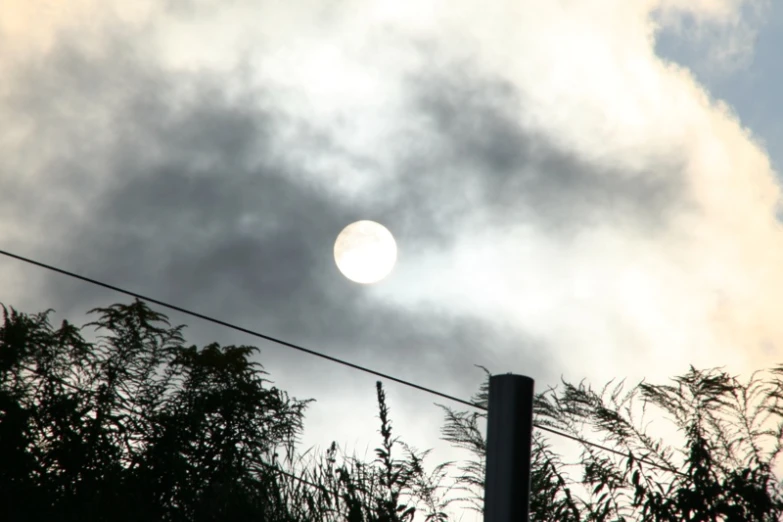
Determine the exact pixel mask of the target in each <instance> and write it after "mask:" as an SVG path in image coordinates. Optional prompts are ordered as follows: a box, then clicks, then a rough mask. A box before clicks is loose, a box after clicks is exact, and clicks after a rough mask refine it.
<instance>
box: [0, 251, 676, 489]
mask: <svg viewBox="0 0 783 522" xmlns="http://www.w3.org/2000/svg"><path fill="white" fill-rule="evenodd" d="M0 254H2V255H4V256H6V257H10V258H13V259H16V260H18V261H22V262H25V263H29V264H31V265H35V266H38V267H40V268H45V269H47V270H51V271H53V272H57V273H59V274H63V275H66V276H68V277H72V278H74V279H79V280H81V281H85V282H87V283H90V284H93V285H96V286H100V287H103V288H107V289H109V290H113V291H115V292H118V293H121V294H125V295H128V296H131V297H135V298H136V299H141V300H143V301H148V302H150V303H155V304H157V305H159V306H163V307H165V308H169V309H171V310H175V311H177V312H180V313H182V314H185V315H190V316H192V317H196V318H198V319H202V320H204V321H207V322H210V323H214V324H218V325H220V326H224V327H226V328H230V329H232V330H236V331H238V332H242V333H244V334H247V335H251V336H253V337H258V338H260V339H264V340H266V341H269V342H272V343H275V344H279V345H281V346H285V347H287V348H291V349H293V350H298V351H300V352H304V353H307V354H310V355H314V356H316V357H320V358H322V359H326V360H328V361H331V362H334V363H337V364H342V365H343V366H347V367H349V368H353V369H355V370H359V371H362V372H365V373H369V374H371V375H375V376H376V377H382V378H384V379H388V380H390V381H393V382H397V383H399V384H402V385H405V386H409V387H411V388H415V389H417V390H421V391H424V392H427V393H431V394H433V395H437V396H439V397H443V398H444V399H449V400H451V401H454V402H457V403H460V404H464V405H466V406H470V407H472V408H477V409H479V410H483V411H488V409H487V407H486V406H483V405H481V404H476V403H474V402H471V401H466V400H464V399H460V398H458V397H454V396H453V395H448V394H446V393H442V392H439V391H437V390H433V389H432V388H427V387H426V386H421V385H418V384H415V383H412V382H410V381H406V380H404V379H399V378H397V377H393V376H391V375H388V374H385V373H381V372H378V371H376V370H372V369H370V368H366V367H364V366H360V365H358V364H355V363H352V362H349V361H346V360H343V359H339V358H337V357H333V356H331V355H327V354H325V353H321V352H317V351H315V350H311V349H309V348H305V347H303V346H300V345H298V344H294V343H290V342H288V341H284V340H282V339H278V338H276V337H272V336H269V335H266V334H262V333H260V332H256V331H254V330H250V329H248V328H244V327H242V326H238V325H235V324H232V323H229V322H227V321H223V320H221V319H216V318H214V317H210V316H208V315H204V314H201V313H198V312H194V311H192V310H188V309H186V308H182V307H181V306H177V305H173V304H170V303H167V302H165V301H161V300H159V299H154V298H152V297H147V296H145V295H142V294H139V293H137V292H132V291H130V290H125V289H123V288H120V287H118V286H114V285H110V284H108V283H104V282H102V281H98V280H96V279H92V278H89V277H85V276H82V275H79V274H76V273H74V272H70V271H68V270H63V269H62V268H57V267H55V266H52V265H47V264H46V263H41V262H40V261H35V260H34V259H30V258H27V257H24V256H20V255H17V254H13V253H11V252H8V251H5V250H0ZM533 426H534V427H535V428H538V429H540V430H542V431H547V432H549V433H552V434H554V435H557V436H560V437H564V438H567V439H571V440H574V441H577V442H580V443H582V444H585V445H587V446H592V447H594V448H598V449H601V450H603V451H608V452H610V453H614V454H616V455H620V456H623V457H627V456H628V455H629V454H628V453H624V452H622V451H619V450H616V449H613V448H609V447H607V446H604V445H601V444H598V443H595V442H590V441H588V440H585V439H581V438H579V437H576V436H574V435H570V434H568V433H565V432H562V431H559V430H555V429H552V428H549V427H546V426H542V425H540V424H536V423H533ZM637 461H638V462H643V463H645V464H648V465H650V466H653V467H656V468H659V469H662V470H664V471H668V472H670V473H675V474H679V475H684V473H682V472H680V471H678V470H675V469H671V468H668V467H666V466H661V465H660V464H657V463H655V462H652V461H649V460H646V459H638V460H637Z"/></svg>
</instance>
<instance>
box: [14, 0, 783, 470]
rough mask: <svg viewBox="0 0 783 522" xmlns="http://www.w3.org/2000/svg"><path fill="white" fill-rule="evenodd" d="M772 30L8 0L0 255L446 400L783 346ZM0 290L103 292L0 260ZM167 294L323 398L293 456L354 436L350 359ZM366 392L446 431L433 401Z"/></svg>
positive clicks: (209, 4)
mask: <svg viewBox="0 0 783 522" xmlns="http://www.w3.org/2000/svg"><path fill="white" fill-rule="evenodd" d="M782 24H783V6H780V5H777V4H775V5H772V4H771V3H770V2H760V1H749V0H699V1H695V0H644V1H634V2H629V1H627V0H568V1H566V0H561V1H559V2H556V1H552V0H520V1H505V0H492V1H488V2H487V1H483V2H479V1H477V0H476V1H467V0H456V1H455V0H450V1H438V0H415V1H402V0H393V1H392V0H389V1H385V0H384V1H381V0H332V1H323V0H298V1H289V2H274V1H271V0H234V1H232V2H226V1H217V0H204V1H198V0H169V1H168V2H159V1H151V0H149V1H147V0H144V1H142V0H134V2H107V1H105V0H101V1H99V0H94V1H93V0H71V1H68V2H64V1H58V0H4V1H3V3H2V4H0V245H2V246H1V247H0V248H3V249H7V250H11V251H13V252H16V253H18V254H20V255H25V256H30V257H33V258H36V259H38V260H40V261H43V262H46V263H51V264H54V265H57V266H60V267H63V268H66V269H71V270H74V271H77V272H79V273H81V274H84V275H87V276H90V277H93V278H96V279H101V280H105V281H107V282H109V283H112V284H116V285H119V286H124V287H127V288H129V289H132V290H135V291H137V292H140V293H143V294H148V295H150V296H153V297H156V298H159V299H162V300H169V301H171V302H174V303H177V304H179V305H181V306H184V307H188V308H192V309H194V310H196V311H198V312H201V313H204V314H209V315H214V316H216V317H219V318H222V319H225V320H229V321H232V322H235V323H237V324H240V325H242V326H246V327H248V328H253V329H257V330H259V331H262V332H264V333H266V334H268V335H273V336H278V337H281V338H284V339H286V340H288V341H291V342H296V343H301V344H303V345H305V346H307V347H310V348H313V349H318V350H321V351H324V352H326V353H329V354H332V355H335V356H339V357H344V358H346V359H349V360H351V361H353V362H356V363H360V364H366V365H369V366H371V367H373V368H374V369H377V370H379V371H383V372H388V373H391V374H394V375H396V376H399V377H401V378H405V379H410V380H412V381H414V382H417V383H420V384H423V385H427V386H432V387H434V388H437V389H439V390H442V391H444V392H447V393H451V394H455V395H458V396H461V397H464V398H469V397H470V395H471V394H473V393H474V392H475V391H476V388H477V386H478V385H479V383H480V382H481V380H482V378H483V373H482V372H481V370H479V369H477V368H476V367H475V366H474V365H475V364H481V365H484V366H487V367H488V368H489V369H490V370H491V371H493V372H497V373H501V372H503V373H505V372H509V371H511V372H515V373H519V374H524V375H528V376H531V377H533V378H534V379H536V382H537V387H538V388H539V389H543V388H544V387H545V386H546V385H548V384H553V383H555V382H556V381H557V380H558V379H559V377H560V376H561V375H563V376H564V377H565V378H567V379H569V380H573V381H576V380H580V379H582V378H586V379H587V380H588V381H590V382H594V383H596V384H603V383H604V382H605V381H606V380H608V379H610V378H612V377H629V378H630V380H632V381H635V380H638V379H641V378H642V377H647V378H648V380H651V381H654V382H660V381H662V380H663V379H665V378H667V377H669V376H672V375H675V374H679V373H683V372H685V371H686V370H687V368H688V365H689V364H694V365H696V366H697V367H713V366H725V367H726V368H727V369H728V370H730V371H731V372H732V373H735V374H747V373H749V372H750V371H751V370H753V369H757V368H763V367H767V366H770V365H772V364H774V363H777V362H780V350H781V347H783V321H781V320H780V312H779V310H780V308H781V307H780V305H781V304H782V303H781V302H780V300H781V299H782V298H781V296H783V270H781V269H780V267H781V266H782V265H781V263H782V262H783V232H782V231H781V228H780V224H779V222H778V220H777V218H776V216H777V215H778V214H779V210H780V209H779V204H780V184H779V178H778V175H777V173H776V168H777V167H779V166H780V165H781V164H783V148H781V140H783V131H782V130H781V125H780V121H783V109H781V107H780V104H779V103H778V101H779V100H778V99H777V96H778V94H777V93H779V92H782V91H783V85H782V84H783V73H782V72H781V64H780V61H779V53H778V50H779V49H780V48H781V46H783V32H781V31H780V28H781V25H782ZM359 219H373V220H376V221H379V222H381V223H383V224H384V225H386V226H387V227H388V228H389V229H390V230H391V232H392V233H393V234H394V236H395V238H396V240H397V244H398V248H399V260H398V265H397V266H396V268H395V270H394V272H393V273H392V275H391V276H390V277H389V278H387V279H386V280H384V281H383V282H381V283H379V284H377V285H372V286H364V285H358V284H355V283H352V282H350V281H349V280H347V279H345V278H344V277H343V276H342V275H340V273H339V272H338V270H337V268H336V266H335V263H334V260H333V258H332V246H333V243H334V240H335V237H336V236H337V234H338V233H339V231H340V230H341V229H342V228H343V227H344V226H346V225H347V224H349V223H350V222H352V221H355V220H359ZM0 301H2V302H3V303H6V304H11V305H14V306H17V307H18V308H21V309H23V310H25V311H29V312H35V311H40V310H43V309H46V308H49V307H52V308H55V309H56V310H57V317H58V318H63V317H67V318H69V319H72V320H75V321H81V320H82V319H83V318H84V315H83V314H84V312H85V311H86V310H87V309H89V308H91V307H93V306H105V305H108V304H111V303H113V302H118V301H122V302H127V301H128V299H127V298H125V297H123V296H118V295H115V294H112V293H111V292H108V291H105V290H102V289H100V288H94V287H90V286H88V285H87V284H84V283H80V282H78V281H73V280H68V279H66V278H64V277H63V276H58V275H55V274H49V273H46V272H44V271H42V270H40V269H38V268H35V267H31V266H24V265H22V264H21V263H19V262H17V261H13V260H9V259H0ZM170 315H171V317H172V318H173V319H174V320H175V321H177V322H184V323H187V324H188V325H189V329H188V332H189V339H190V340H191V341H193V342H198V343H201V344H203V343H206V342H210V341H217V342H220V343H222V344H230V343H243V344H248V343H249V344H257V345H258V346H260V347H261V348H262V352H261V356H260V361H261V362H262V363H263V364H264V365H265V367H266V369H267V370H268V371H270V373H271V377H272V379H273V380H274V381H275V382H276V384H277V385H279V386H281V387H283V388H284V389H286V390H288V391H289V392H290V393H291V394H293V395H294V396H296V397H298V398H309V397H313V398H316V399H317V401H318V402H317V403H315V404H313V405H312V406H311V407H310V409H309V412H308V417H307V418H308V422H307V431H306V433H305V438H304V441H303V442H304V446H305V447H307V446H310V445H314V444H317V445H321V446H324V447H325V446H326V445H328V444H329V443H330V442H331V441H332V440H337V441H338V442H339V443H341V444H347V446H348V449H353V448H360V449H361V451H362V452H363V450H364V448H365V446H366V445H367V444H369V445H370V446H369V447H370V449H372V448H373V447H375V446H373V444H375V443H376V440H377V435H376V434H375V431H376V430H377V426H376V420H375V419H374V416H375V415H377V412H376V407H375V398H374V388H373V382H374V380H375V379H373V378H372V377H370V376H363V375H361V374H358V373H357V372H355V371H352V370H348V369H345V368H341V367H339V366H335V365H331V364H329V363H326V362H324V361H321V360H318V359H313V358H310V357H308V356H306V355H302V354H298V353H295V352H293V353H292V352H289V351H287V350H286V349H284V348H281V347H276V346H274V345H270V344H267V343H263V342H261V341H257V340H255V339H252V338H248V337H246V336H242V335H239V334H236V333H233V332H231V331H227V330H225V329H222V328H219V327H216V326H212V325H209V324H202V323H199V322H198V321H196V320H194V319H190V318H187V317H184V316H179V315H177V314H170ZM388 395H389V400H390V403H391V408H392V416H393V419H395V421H396V423H395V425H396V426H397V428H398V429H399V430H400V431H399V432H398V434H400V435H402V436H403V437H405V438H406V439H407V440H409V441H411V442H413V443H414V445H416V446H418V447H420V448H428V447H437V448H442V444H440V443H439V442H438V440H437V439H438V429H439V426H440V421H441V416H440V414H439V411H438V410H436V409H435V408H434V407H433V406H432V405H431V404H432V402H433V401H437V400H438V399H436V398H435V397H430V396H426V395H423V394H422V393H420V392H417V391H412V390H405V389H403V388H401V387H399V386H397V385H393V384H391V383H390V384H389V385H388ZM438 402H441V401H438ZM439 451H441V450H439ZM449 455H451V453H449V452H447V451H445V450H442V451H441V452H440V453H435V454H434V456H436V459H435V460H438V459H439V458H440V457H444V458H445V457H446V456H449ZM368 456H369V455H368Z"/></svg>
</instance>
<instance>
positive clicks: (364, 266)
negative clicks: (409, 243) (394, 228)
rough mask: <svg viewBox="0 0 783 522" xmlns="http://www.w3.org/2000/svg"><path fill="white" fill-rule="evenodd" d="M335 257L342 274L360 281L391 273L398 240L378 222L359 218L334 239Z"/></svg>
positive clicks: (375, 278)
mask: <svg viewBox="0 0 783 522" xmlns="http://www.w3.org/2000/svg"><path fill="white" fill-rule="evenodd" d="M334 260H335V263H337V268H338V269H339V270H340V272H342V274H343V275H344V276H345V277H347V278H348V279H350V280H351V281H354V282H355V283H361V284H372V283H377V282H378V281H381V280H382V279H384V278H385V277H386V276H388V275H389V274H390V273H391V271H392V269H393V268H394V265H395V263H396V262H397V243H396V242H395V241H394V236H393V235H392V233H391V232H389V230H388V229H387V228H386V227H384V226H383V225H381V224H380V223H376V222H375V221H367V220H363V221H356V222H355V223H351V224H350V225H348V226H347V227H345V228H344V229H343V230H342V232H340V234H339V235H338V236H337V240H336V241H335V242H334Z"/></svg>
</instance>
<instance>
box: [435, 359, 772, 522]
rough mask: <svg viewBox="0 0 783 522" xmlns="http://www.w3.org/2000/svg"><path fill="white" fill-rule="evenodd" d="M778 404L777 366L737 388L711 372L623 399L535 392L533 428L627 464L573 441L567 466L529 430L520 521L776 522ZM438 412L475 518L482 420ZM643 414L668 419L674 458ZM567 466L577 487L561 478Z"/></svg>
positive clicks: (483, 391) (484, 392)
mask: <svg viewBox="0 0 783 522" xmlns="http://www.w3.org/2000/svg"><path fill="white" fill-rule="evenodd" d="M484 371H485V373H486V376H487V379H486V380H485V381H484V383H483V384H482V386H481V388H480V390H479V392H478V393H477V394H476V395H475V396H474V402H477V403H479V404H484V405H486V404H487V399H488V387H489V372H488V371H487V370H486V369H484ZM782 399H783V366H779V367H777V368H774V369H772V370H771V371H769V372H766V374H765V376H764V377H763V378H762V377H761V376H760V374H759V373H756V374H754V375H753V376H751V378H750V379H749V380H748V381H747V382H740V381H739V380H738V379H737V378H735V377H731V376H729V375H728V374H727V373H725V372H723V371H720V370H718V369H711V370H703V371H699V370H696V369H695V368H693V367H691V368H690V370H689V371H688V372H687V373H686V374H685V375H682V376H679V377H676V378H674V379H673V384H666V385H653V384H649V383H645V382H642V383H640V384H638V385H637V386H635V387H633V388H631V389H630V391H627V392H624V385H623V383H622V382H621V383H620V384H618V385H614V386H613V385H612V383H609V384H608V385H606V386H605V387H604V388H603V389H602V390H600V391H595V390H593V389H592V388H591V387H589V386H585V385H584V384H583V383H580V384H579V385H573V384H570V383H568V382H565V381H563V382H562V386H561V387H559V388H550V389H548V390H546V391H544V392H542V393H538V394H537V395H536V397H535V400H534V422H535V423H537V424H539V425H542V426H545V427H549V428H554V429H557V430H560V431H562V432H565V433H567V434H569V435H572V436H575V437H579V438H591V439H592V440H594V441H595V435H594V434H595V433H598V434H599V435H600V436H601V438H602V440H601V442H602V443H603V444H609V445H612V446H614V449H615V450H618V451H620V452H621V453H622V454H625V455H628V456H627V457H626V458H621V457H617V456H616V455H613V454H611V453H608V454H607V453H606V452H603V451H601V450H600V449H596V448H594V447H591V446H589V445H586V444H582V453H581V458H580V459H579V463H578V464H577V465H576V466H571V465H566V464H564V463H563V461H562V459H561V457H560V456H559V455H558V454H557V453H556V452H555V451H553V450H552V447H551V444H550V442H549V440H548V438H547V436H546V434H545V433H542V431H540V430H534V437H533V455H532V459H533V461H532V466H531V467H532V471H531V502H530V509H531V520H538V521H550V520H559V521H569V522H570V521H573V522H577V521H579V522H581V521H585V522H586V521H591V522H592V521H596V522H599V521H621V520H622V521H641V522H652V521H655V522H674V521H678V522H682V521H690V522H751V521H753V522H755V521H758V522H772V521H778V520H781V517H782V516H783V488H781V484H780V482H779V481H778V480H777V479H776V477H775V474H774V467H775V465H776V463H777V461H778V458H779V456H780V453H781V451H782V450H783V407H781V406H783V404H782V403H781V400H782ZM441 408H442V409H443V411H444V413H445V424H444V427H443V429H442V436H443V439H444V440H446V441H448V442H450V443H451V444H454V445H456V446H459V447H463V448H466V449H468V450H470V451H471V453H472V454H473V458H472V459H470V460H468V461H467V462H466V463H464V464H463V465H462V466H461V467H460V470H461V474H460V475H459V476H458V477H457V479H458V481H459V482H460V483H461V488H462V490H463V491H465V492H467V496H464V497H463V500H467V501H469V502H471V503H472V507H473V509H477V510H479V511H481V510H482V507H483V506H482V498H483V488H484V470H485V468H484V462H485V458H486V443H485V439H484V436H483V431H482V430H481V426H482V424H483V423H484V422H486V421H485V419H486V414H484V413H478V412H460V411H455V410H452V409H450V408H447V407H445V406H442V405H441ZM650 409H657V410H658V412H659V415H658V417H657V418H658V419H664V418H669V419H671V420H672V422H673V423H674V426H675V427H676V428H677V429H678V430H679V431H680V433H682V435H683V436H684V439H685V446H684V448H683V449H679V450H674V449H672V448H671V447H669V446H667V445H666V444H664V442H663V441H662V440H660V439H657V438H655V437H653V436H651V435H649V434H648V433H647V432H646V429H645V428H646V426H647V424H648V423H645V420H644V417H645V416H646V415H647V412H648V410H650ZM639 412H641V414H642V417H641V418H638V419H637V417H638V414H639ZM587 432H590V433H591V435H586V433H587ZM650 463H652V464H654V465H651V464H650ZM574 467H576V468H579V470H578V471H579V474H580V478H579V479H572V478H571V473H569V471H572V470H573V468H574ZM661 468H663V469H661Z"/></svg>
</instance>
